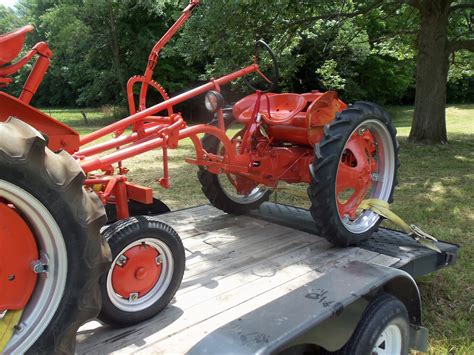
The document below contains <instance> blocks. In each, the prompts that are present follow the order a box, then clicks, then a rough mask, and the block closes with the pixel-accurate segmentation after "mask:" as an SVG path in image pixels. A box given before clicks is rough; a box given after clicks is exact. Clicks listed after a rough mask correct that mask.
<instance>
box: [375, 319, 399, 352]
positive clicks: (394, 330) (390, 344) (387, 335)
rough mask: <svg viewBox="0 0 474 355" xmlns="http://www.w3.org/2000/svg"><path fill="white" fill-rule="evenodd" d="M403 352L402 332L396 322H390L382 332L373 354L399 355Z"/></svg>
mask: <svg viewBox="0 0 474 355" xmlns="http://www.w3.org/2000/svg"><path fill="white" fill-rule="evenodd" d="M401 352H402V332H401V331H400V328H399V327H398V326H396V325H395V324H389V325H388V326H387V327H386V328H385V329H384V330H383V331H382V333H381V334H380V336H379V338H378V339H377V341H376V342H375V345H374V347H373V349H372V354H377V355H398V354H401Z"/></svg>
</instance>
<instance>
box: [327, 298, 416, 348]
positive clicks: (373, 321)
mask: <svg viewBox="0 0 474 355" xmlns="http://www.w3.org/2000/svg"><path fill="white" fill-rule="evenodd" d="M409 346H410V323H409V320H408V311H407V309H406V307H405V305H404V304H403V303H402V302H400V301H399V300H398V299H397V298H395V297H393V296H391V295H389V294H382V295H380V296H378V297H377V298H376V299H374V300H373V301H372V302H371V303H370V304H369V305H368V306H367V309H366V310H365V312H364V314H363V316H362V319H361V320H360V321H359V324H358V325H357V327H356V330H355V331H354V334H352V336H351V338H350V339H349V341H348V342H347V343H346V344H345V345H344V346H343V347H342V348H341V349H340V350H338V351H337V352H336V354H341V355H343V354H379V355H382V354H390V355H392V354H393V355H396V354H408V350H409Z"/></svg>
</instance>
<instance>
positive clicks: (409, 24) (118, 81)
mask: <svg viewBox="0 0 474 355" xmlns="http://www.w3.org/2000/svg"><path fill="white" fill-rule="evenodd" d="M423 2H432V3H438V2H439V3H441V2H443V0H437V1H431V0H429V1H428V0H414V1H408V0H407V1H403V0H400V1H393V2H386V1H378V0H359V1H355V0H352V1H351V0H340V1H330V0H322V1H313V0H302V1H298V2H295V1H292V0H277V1H269V0H268V1H266V0H265V1H262V0H239V1H237V0H230V1H223V0H222V1H221V0H218V1H216V0H213V1H211V0H202V1H201V6H200V7H199V8H198V9H197V10H195V11H194V13H193V14H192V16H191V19H190V21H189V23H188V24H187V25H186V26H185V27H184V29H183V30H182V31H181V32H179V33H178V35H177V36H176V38H174V39H173V40H172V41H171V42H170V44H169V45H168V46H167V47H166V48H165V50H164V51H163V52H162V53H161V56H160V60H159V63H158V66H157V75H156V76H155V78H156V80H157V81H158V82H160V83H161V84H162V85H163V86H164V87H165V88H166V89H167V90H168V91H169V92H171V93H173V92H178V91H180V90H183V89H185V88H189V87H191V86H193V85H195V84H196V82H198V81H200V80H204V79H208V78H210V77H212V76H218V75H221V74H224V73H228V72H229V71H233V70H236V69H238V68H239V67H241V66H242V65H244V64H248V63H249V60H250V58H251V54H252V51H253V46H254V43H255V41H256V40H258V39H261V38H262V39H264V40H265V41H267V42H268V43H269V44H270V46H271V47H272V48H273V49H274V51H275V52H276V54H277V56H278V58H279V63H280V69H281V83H280V89H281V90H283V91H284V90H290V91H306V90H311V89H320V90H327V89H337V90H338V92H339V93H340V96H342V98H343V99H345V100H347V101H353V100H360V99H363V100H370V101H375V102H379V103H412V102H413V101H414V95H415V78H416V60H415V58H416V56H417V45H418V44H419V37H418V36H419V33H420V32H419V28H420V23H421V22H422V18H423V16H424V15H423V13H422V12H421V11H418V10H419V9H420V8H419V7H418V6H417V4H418V5H420V4H422V3H423ZM448 2H449V3H451V6H452V7H453V6H454V7H455V8H454V9H453V10H452V11H453V14H452V16H450V18H449V23H448V25H447V30H448V32H449V36H450V38H451V39H452V42H451V43H452V46H453V48H452V49H453V51H452V52H450V55H449V59H450V66H449V78H448V80H449V81H448V92H447V97H448V100H450V101H452V102H462V101H468V100H472V99H473V97H474V70H473V65H472V63H473V62H474V56H473V54H472V52H468V51H458V52H455V49H463V48H465V44H466V43H463V41H465V42H466V41H468V40H470V39H471V38H472V33H473V32H472V31H473V29H472V26H473V17H474V11H473V10H472V9H471V7H470V6H467V5H466V1H464V2H462V1H459V2H456V1H454V2H453V1H448ZM186 3H187V1H186V0H182V1H172V0H163V1H153V0H123V1H119V0H104V1H94V0H80V1H77V0H20V1H19V3H18V5H17V7H16V10H15V11H13V10H11V9H8V8H5V7H4V6H1V5H0V30H1V31H3V32H5V31H6V30H8V29H11V28H13V27H17V26H19V25H21V24H26V23H32V24H33V25H35V27H36V30H37V31H36V33H35V34H34V35H31V36H30V37H29V39H28V45H30V46H31V45H33V44H34V43H35V42H37V41H39V40H46V41H48V43H49V44H50V47H51V48H52V50H53V53H54V58H53V62H52V65H51V68H50V71H49V74H48V75H47V77H46V78H45V81H44V83H43V84H42V86H41V87H40V90H39V91H38V94H37V97H36V99H35V100H36V101H35V104H36V105H42V106H48V105H51V106H76V105H79V106H98V105H104V104H116V103H120V102H122V100H123V98H124V85H125V83H126V80H127V79H128V77H129V76H131V75H134V74H141V73H143V70H144V68H145V65H146V60H147V57H148V53H149V50H150V49H151V48H152V46H153V44H154V43H155V41H156V40H157V39H158V38H160V37H161V35H162V34H163V33H164V32H165V31H166V30H167V28H168V27H169V26H170V25H171V24H172V23H173V21H174V20H175V19H176V18H177V17H178V16H179V14H180V11H181V9H182V8H183V7H184V6H185V5H186ZM468 4H470V3H468ZM464 5H466V6H464ZM420 6H421V5H420ZM463 44H464V46H463ZM456 46H458V47H459V48H455V47H456ZM25 75H27V73H23V77H22V79H24V78H25ZM19 81H20V82H21V79H20V80H19ZM241 88H242V86H241V85H239V84H237V85H236V86H235V87H234V90H237V91H238V90H239V89H241ZM12 90H15V88H13V89H12ZM16 90H18V88H16Z"/></svg>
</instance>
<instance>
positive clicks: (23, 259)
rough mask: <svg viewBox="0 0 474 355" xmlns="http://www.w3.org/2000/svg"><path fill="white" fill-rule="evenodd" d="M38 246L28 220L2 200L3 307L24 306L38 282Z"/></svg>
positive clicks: (0, 257)
mask: <svg viewBox="0 0 474 355" xmlns="http://www.w3.org/2000/svg"><path fill="white" fill-rule="evenodd" d="M37 260H38V248H37V246H36V241H35V238H34V236H33V233H32V232H31V230H30V228H29V227H28V224H27V223H26V222H25V221H24V220H23V218H22V217H21V216H20V215H19V214H18V213H17V211H16V210H15V209H14V207H12V206H11V205H7V204H5V203H2V202H0V290H1V292H0V311H2V310H18V309H23V308H24V307H25V306H26V304H27V303H28V301H29V299H30V297H31V294H32V293H33V289H34V287H35V284H36V278H37V274H36V273H35V272H34V271H33V265H32V264H33V262H34V261H37Z"/></svg>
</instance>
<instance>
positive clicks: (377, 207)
mask: <svg viewBox="0 0 474 355" xmlns="http://www.w3.org/2000/svg"><path fill="white" fill-rule="evenodd" d="M359 208H360V209H363V210H371V211H372V212H375V213H377V214H378V215H380V216H382V217H384V218H386V219H388V220H389V221H391V222H393V223H395V224H396V225H398V226H399V227H400V228H402V229H403V231H404V232H405V233H407V234H408V235H409V236H410V237H412V238H413V239H415V240H416V241H417V242H418V243H420V244H421V245H423V246H424V247H426V248H429V249H431V250H434V251H436V252H438V253H441V250H440V249H439V248H438V246H437V245H436V243H438V240H437V239H436V238H435V237H433V236H431V235H429V234H428V233H425V232H423V231H422V230H421V229H420V228H418V227H417V226H415V225H414V224H412V225H408V224H407V223H406V222H405V221H404V220H403V219H401V218H400V217H399V216H397V215H396V214H395V213H393V212H392V211H391V210H390V205H389V203H388V202H387V201H383V200H379V199H367V200H364V201H362V202H361V203H360V205H359Z"/></svg>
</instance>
